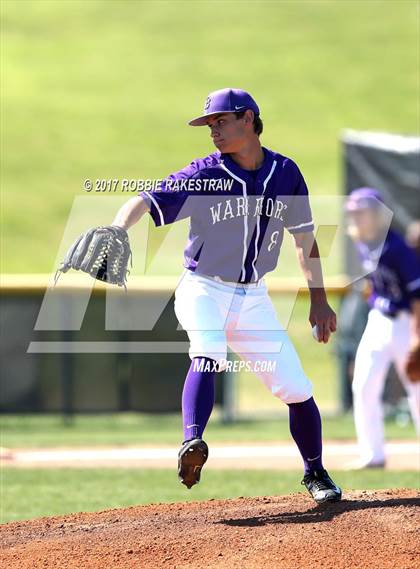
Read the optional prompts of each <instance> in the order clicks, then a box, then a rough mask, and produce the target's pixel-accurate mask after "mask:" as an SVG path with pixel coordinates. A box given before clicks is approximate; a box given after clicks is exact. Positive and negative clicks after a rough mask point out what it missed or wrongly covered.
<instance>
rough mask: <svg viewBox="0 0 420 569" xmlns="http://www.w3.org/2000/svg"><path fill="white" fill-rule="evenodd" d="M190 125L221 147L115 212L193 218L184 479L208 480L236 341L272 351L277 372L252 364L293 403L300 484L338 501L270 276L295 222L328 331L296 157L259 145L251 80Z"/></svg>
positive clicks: (212, 101) (322, 332)
mask: <svg viewBox="0 0 420 569" xmlns="http://www.w3.org/2000/svg"><path fill="white" fill-rule="evenodd" d="M189 124H190V125H191V126H205V127H206V128H207V129H208V132H209V134H210V137H211V139H212V141H213V143H214V145H215V147H216V149H217V150H216V152H213V153H212V154H209V155H208V156H206V157H205V158H200V159H196V160H194V161H193V162H191V163H190V164H189V165H188V166H187V167H185V168H183V169H182V170H180V171H178V172H176V173H174V174H171V175H170V176H168V177H167V178H165V180H163V181H162V184H161V187H160V188H159V189H158V190H156V191H148V192H142V193H140V194H139V196H136V197H134V198H132V199H131V200H129V201H128V202H127V203H126V204H125V205H124V206H123V207H122V208H121V210H120V211H119V212H118V214H117V216H116V218H115V220H114V222H113V225H116V226H119V227H122V228H124V229H125V230H127V229H128V228H129V227H131V226H132V225H133V224H134V223H136V222H137V221H138V220H139V219H140V217H141V216H142V215H143V214H144V213H145V212H146V211H147V212H149V213H150V215H151V217H152V219H153V221H154V224H155V225H156V226H158V227H160V226H164V225H168V224H170V223H174V222H175V221H178V220H179V219H185V218H188V219H189V221H190V227H189V236H188V242H187V244H186V247H185V251H184V258H185V261H184V272H183V275H182V278H181V281H180V283H179V285H178V287H177V289H176V292H175V305H174V308H175V313H176V315H177V318H178V320H179V322H180V324H181V325H182V327H183V328H184V329H185V330H186V331H187V333H188V337H189V340H190V348H189V356H190V358H191V365H190V368H189V370H188V373H187V376H186V379H185V385H184V389H183V394H182V413H183V425H184V441H183V444H182V447H181V450H180V451H179V462H178V474H179V477H180V480H181V482H182V483H183V484H185V485H186V486H187V487H188V488H191V487H192V486H193V485H194V484H196V483H197V482H199V480H200V473H201V469H202V467H203V465H204V463H205V462H206V460H207V457H208V446H207V444H206V443H205V441H204V440H203V432H204V429H205V427H206V424H207V422H208V420H209V417H210V415H211V412H212V409H213V404H214V393H215V378H216V376H217V373H218V372H220V371H222V370H223V369H225V367H226V357H227V348H228V346H229V347H230V348H231V349H232V350H233V351H234V352H236V353H237V354H238V355H239V357H240V358H241V359H244V360H246V361H247V362H250V364H257V363H258V362H259V361H261V360H265V361H267V360H270V361H271V362H272V364H273V366H271V367H270V371H261V370H262V369H266V368H267V367H268V366H262V365H261V366H258V365H255V373H256V375H257V376H258V377H259V378H260V379H261V380H262V381H263V383H264V384H265V385H266V386H267V388H268V389H269V390H270V391H271V393H272V394H273V395H274V396H275V397H278V398H279V399H281V400H282V401H284V403H286V404H287V405H288V407H289V416H290V430H291V434H292V437H293V439H294V440H295V442H296V444H297V446H298V448H299V451H300V453H301V455H302V458H303V463H304V477H303V480H302V484H304V485H305V486H306V488H307V489H308V491H309V493H310V494H311V495H312V497H313V498H314V499H315V501H316V502H318V503H322V502H328V501H337V500H340V499H341V490H340V488H338V487H337V486H336V484H335V483H334V482H333V481H332V480H331V478H330V476H329V475H328V473H327V471H326V470H325V468H324V466H323V463H322V439H321V417H320V413H319V410H318V407H317V405H316V403H315V401H314V399H313V397H312V385H311V382H310V380H309V379H308V378H307V377H306V375H305V373H304V371H303V369H302V366H301V363H300V361H299V358H298V355H297V353H296V351H295V349H294V347H293V345H292V343H291V342H290V340H289V338H288V335H287V333H286V331H285V330H284V327H283V326H282V325H281V323H280V322H279V320H278V318H277V315H276V312H275V309H274V307H273V304H272V302H271V299H270V297H269V295H268V292H267V286H266V284H265V282H264V279H263V277H264V275H265V274H266V273H267V272H269V271H272V270H273V269H274V268H275V267H276V265H277V261H278V258H279V253H280V248H281V244H282V240H283V234H284V230H285V229H287V231H288V232H289V233H290V234H291V235H292V236H293V238H294V240H295V244H296V248H297V253H298V257H299V260H300V264H301V266H302V269H303V271H304V274H305V276H306V278H307V281H308V286H309V288H310V296H311V305H310V315H309V320H310V322H311V324H312V326H314V327H315V326H316V330H317V335H318V340H319V341H320V342H324V343H326V342H328V339H329V337H330V334H331V333H332V332H334V331H335V330H336V315H335V313H334V311H333V310H332V309H331V308H330V306H329V304H328V302H327V298H326V294H325V290H324V287H323V284H322V270H321V265H320V261H319V254H318V248H317V245H316V242H315V239H314V234H313V230H314V224H313V220H312V215H311V209H310V205H309V199H308V190H307V187H306V184H305V181H304V178H303V176H302V174H301V172H300V170H299V168H298V166H297V165H296V164H295V162H293V160H291V159H290V158H287V157H286V156H282V155H281V154H278V153H277V152H274V151H272V150H269V149H267V148H264V147H262V146H261V143H260V135H261V133H262V130H263V123H262V120H261V118H260V111H259V108H258V105H257V103H256V102H255V100H254V99H253V98H252V97H251V95H249V94H248V93H247V92H245V91H242V90H240V89H231V88H227V89H221V90H218V91H214V92H212V93H210V94H209V96H208V97H207V99H206V102H205V105H204V112H203V114H202V115H201V116H200V117H198V118H195V119H193V120H191V121H190V122H189ZM273 370H274V371H273Z"/></svg>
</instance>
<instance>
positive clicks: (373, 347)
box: [352, 309, 392, 463]
mask: <svg viewBox="0 0 420 569" xmlns="http://www.w3.org/2000/svg"><path fill="white" fill-rule="evenodd" d="M391 338H392V320H391V319H390V318H388V317H386V316H384V315H383V314H382V313H381V312H379V310H376V309H373V310H371V311H370V313H369V317H368V322H367V325H366V328H365V331H364V333H363V336H362V338H361V340H360V344H359V347H358V349H357V353H356V360H355V366H354V376H353V385H352V389H353V410H354V422H355V427H356V434H357V439H358V443H359V451H360V456H361V460H362V461H363V462H374V463H375V462H382V461H384V460H385V449H384V425H383V404H382V394H383V391H384V384H385V378H386V374H387V371H388V369H389V366H390V362H391V358H392V354H391Z"/></svg>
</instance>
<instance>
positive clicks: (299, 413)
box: [288, 397, 324, 474]
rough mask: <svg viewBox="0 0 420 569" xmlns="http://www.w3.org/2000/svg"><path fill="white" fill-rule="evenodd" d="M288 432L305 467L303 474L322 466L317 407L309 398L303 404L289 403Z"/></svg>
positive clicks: (320, 431) (320, 428)
mask: <svg viewBox="0 0 420 569" xmlns="http://www.w3.org/2000/svg"><path fill="white" fill-rule="evenodd" d="M288 406H289V425H290V432H291V434H292V437H293V439H294V441H295V442H296V444H297V446H298V449H299V451H300V454H301V455H302V458H303V464H304V466H305V474H309V472H310V471H311V470H320V469H322V468H324V467H323V466H322V425H321V415H320V414H319V410H318V407H317V405H316V403H315V401H314V398H313V397H311V398H310V399H308V400H307V401H304V402H303V403H289V404H288Z"/></svg>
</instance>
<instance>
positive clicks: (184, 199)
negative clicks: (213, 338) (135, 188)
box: [139, 162, 198, 227]
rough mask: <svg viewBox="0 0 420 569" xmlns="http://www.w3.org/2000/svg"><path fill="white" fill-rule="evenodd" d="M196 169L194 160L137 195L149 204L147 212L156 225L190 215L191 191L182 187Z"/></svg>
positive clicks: (193, 175) (193, 174) (194, 173)
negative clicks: (155, 186)
mask: <svg viewBox="0 0 420 569" xmlns="http://www.w3.org/2000/svg"><path fill="white" fill-rule="evenodd" d="M197 171H198V165H197V163H196V162H191V164H189V165H188V166H186V167H185V168H183V169H182V170H179V171H178V172H174V173H173V174H170V175H169V176H167V177H166V178H164V179H163V180H162V181H161V182H160V184H159V186H158V188H157V189H156V190H153V191H142V192H139V195H141V197H142V198H143V199H144V201H145V202H146V204H147V205H148V206H149V213H150V216H151V217H152V219H153V222H154V224H155V226H156V227H160V226H162V225H169V224H170V223H174V222H176V221H180V220H181V219H186V218H188V217H190V215H191V213H192V203H193V201H194V200H193V199H192V195H193V192H191V191H189V190H188V189H183V187H184V186H187V182H188V180H190V179H191V178H193V177H195V175H196V174H197Z"/></svg>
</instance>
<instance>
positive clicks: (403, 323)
mask: <svg viewBox="0 0 420 569" xmlns="http://www.w3.org/2000/svg"><path fill="white" fill-rule="evenodd" d="M409 348H410V313H409V312H401V313H400V314H399V315H398V316H397V317H396V318H395V320H394V326H393V333H392V353H393V361H394V364H395V367H396V369H397V371H398V375H399V377H400V379H401V382H402V384H403V385H404V389H405V391H406V393H407V399H408V403H409V406H410V411H411V416H412V418H413V423H414V426H415V427H416V430H417V433H418V434H419V435H420V383H419V382H417V383H413V382H411V381H410V380H409V379H408V377H407V376H406V374H405V369H404V367H405V362H406V359H407V356H408V352H409Z"/></svg>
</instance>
